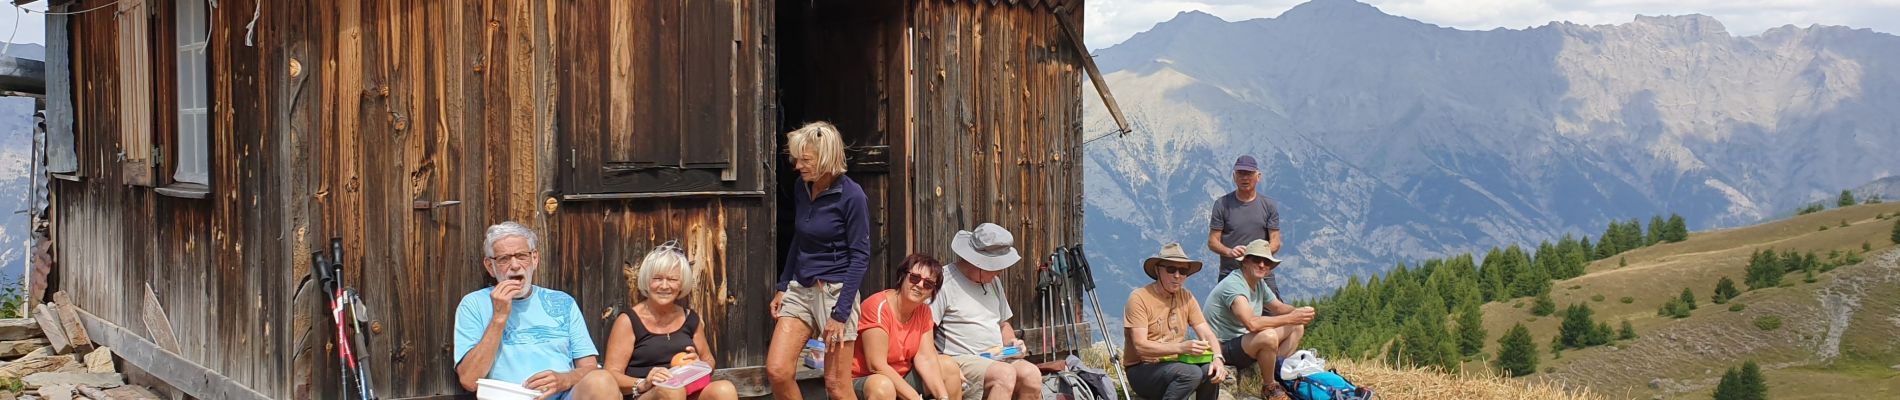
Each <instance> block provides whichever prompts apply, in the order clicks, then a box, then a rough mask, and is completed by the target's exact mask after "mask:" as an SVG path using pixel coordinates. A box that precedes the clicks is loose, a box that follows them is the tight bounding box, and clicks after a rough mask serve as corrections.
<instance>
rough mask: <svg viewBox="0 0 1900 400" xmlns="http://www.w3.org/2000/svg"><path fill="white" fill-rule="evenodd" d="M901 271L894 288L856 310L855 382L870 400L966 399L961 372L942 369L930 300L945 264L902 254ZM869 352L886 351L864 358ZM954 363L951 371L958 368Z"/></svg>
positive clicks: (923, 257) (853, 384) (893, 285)
mask: <svg viewBox="0 0 1900 400" xmlns="http://www.w3.org/2000/svg"><path fill="white" fill-rule="evenodd" d="M902 271H905V273H904V274H903V275H899V276H898V278H897V282H895V283H893V284H892V285H891V288H890V289H885V290H884V291H881V292H877V294H873V295H871V297H868V298H865V299H864V303H863V306H862V308H861V309H862V310H863V312H861V313H858V341H857V349H856V350H855V353H856V354H854V355H855V357H853V361H852V364H851V374H852V376H854V377H855V379H852V382H851V386H852V389H853V390H854V391H856V392H857V394H858V396H859V397H863V398H867V399H877V400H883V399H905V400H920V399H923V398H924V396H923V395H924V394H925V393H929V394H930V395H931V397H935V398H938V399H958V398H962V393H958V392H960V391H961V390H959V389H960V388H961V387H962V383H961V382H952V381H950V380H956V381H961V380H962V375H961V374H946V373H943V372H940V371H942V370H940V369H939V368H942V366H941V364H940V363H942V362H947V361H948V360H947V359H943V360H941V361H940V357H937V346H936V339H935V338H933V337H931V330H932V329H933V328H935V323H934V319H933V318H931V315H930V306H929V303H930V300H931V299H933V298H935V297H936V296H937V288H938V287H940V285H942V284H943V263H942V262H939V261H937V259H935V258H931V257H930V256H927V255H923V254H911V255H910V257H907V258H905V259H904V263H903V269H902ZM867 354H883V355H884V356H881V357H866V356H865V355H867ZM955 370H956V369H955V368H954V367H951V369H950V371H955Z"/></svg>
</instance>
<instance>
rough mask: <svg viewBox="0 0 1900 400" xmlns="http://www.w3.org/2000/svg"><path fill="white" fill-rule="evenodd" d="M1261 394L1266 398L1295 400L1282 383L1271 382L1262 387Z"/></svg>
mask: <svg viewBox="0 0 1900 400" xmlns="http://www.w3.org/2000/svg"><path fill="white" fill-rule="evenodd" d="M1260 396H1261V397H1264V398H1266V400H1293V398H1292V397H1288V396H1287V394H1286V388H1283V387H1280V385H1271V384H1270V385H1267V386H1266V387H1264V388H1261V389H1260Z"/></svg>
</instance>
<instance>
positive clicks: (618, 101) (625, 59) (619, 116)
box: [606, 1, 665, 160]
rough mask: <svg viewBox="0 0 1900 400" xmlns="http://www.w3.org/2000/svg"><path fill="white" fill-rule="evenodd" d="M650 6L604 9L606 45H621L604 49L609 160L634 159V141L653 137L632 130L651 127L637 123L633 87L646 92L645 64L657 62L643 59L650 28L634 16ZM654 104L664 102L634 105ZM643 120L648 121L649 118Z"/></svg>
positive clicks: (634, 3) (620, 3)
mask: <svg viewBox="0 0 1900 400" xmlns="http://www.w3.org/2000/svg"><path fill="white" fill-rule="evenodd" d="M651 4H652V2H637V1H615V2H610V3H609V4H607V5H606V6H607V8H608V15H609V17H608V18H607V25H608V26H609V30H608V36H607V37H608V43H619V44H620V45H611V46H607V47H608V49H607V54H608V64H607V81H606V82H607V90H606V91H607V99H608V100H607V113H608V114H607V121H608V123H607V129H608V131H607V135H606V137H607V140H606V142H607V149H606V151H607V154H609V156H608V157H610V159H614V160H633V159H636V157H638V156H636V155H635V154H637V153H638V151H637V150H636V147H637V146H638V145H637V144H635V143H634V138H636V137H639V136H644V135H650V134H653V132H647V131H646V130H644V129H636V128H635V126H636V125H645V124H648V123H651V122H652V120H651V119H636V116H635V113H634V106H635V103H636V100H635V99H634V96H633V94H634V92H635V90H634V88H635V87H636V86H638V87H641V88H645V87H646V86H647V85H651V84H652V82H653V80H652V77H651V76H648V75H647V74H646V72H647V69H646V68H644V67H645V66H646V65H645V64H644V63H648V62H654V61H656V60H653V59H651V58H648V57H645V56H644V55H645V54H647V53H648V52H647V51H646V49H647V48H646V47H645V46H641V45H643V44H645V42H646V40H648V39H650V38H648V37H646V36H645V35H647V34H651V33H652V31H651V27H650V26H647V24H644V23H643V22H644V21H643V20H642V19H644V18H646V17H647V16H646V15H643V14H636V13H635V12H636V10H635V9H636V8H640V9H639V10H638V11H647V10H646V8H645V7H649V6H651ZM636 29H640V30H641V33H642V35H639V36H636V35H635V33H634V31H635V30H636ZM636 59H637V60H638V63H636ZM636 65H638V66H639V67H641V68H639V72H638V77H636V76H634V74H635V73H636V72H635V68H636V67H635V66H636ZM655 101H665V99H653V98H641V99H639V100H638V101H637V103H641V104H642V105H644V103H648V102H655ZM642 117H647V118H651V117H652V116H651V115H645V116H642Z"/></svg>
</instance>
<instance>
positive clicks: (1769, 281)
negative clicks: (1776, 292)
mask: <svg viewBox="0 0 1900 400" xmlns="http://www.w3.org/2000/svg"><path fill="white" fill-rule="evenodd" d="M1786 273H1787V270H1786V269H1783V267H1782V260H1781V259H1780V257H1777V256H1776V255H1775V251H1774V250H1764V251H1758V252H1755V254H1754V255H1753V256H1750V257H1749V261H1748V275H1747V277H1746V278H1744V279H1742V281H1743V283H1746V284H1748V290H1755V289H1761V288H1769V287H1775V286H1777V285H1780V284H1781V275H1782V274H1786Z"/></svg>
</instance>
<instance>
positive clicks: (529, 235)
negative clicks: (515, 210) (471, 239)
mask: <svg viewBox="0 0 1900 400" xmlns="http://www.w3.org/2000/svg"><path fill="white" fill-rule="evenodd" d="M510 237H518V238H522V239H527V240H528V250H530V251H532V250H535V249H536V247H535V243H534V242H535V236H534V230H533V229H528V227H526V226H522V225H521V224H520V223H517V222H515V221H503V222H502V223H499V224H494V225H489V226H488V233H487V234H486V238H485V239H483V240H482V255H485V256H488V257H494V256H495V242H499V241H501V240H502V239H507V238H510Z"/></svg>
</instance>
